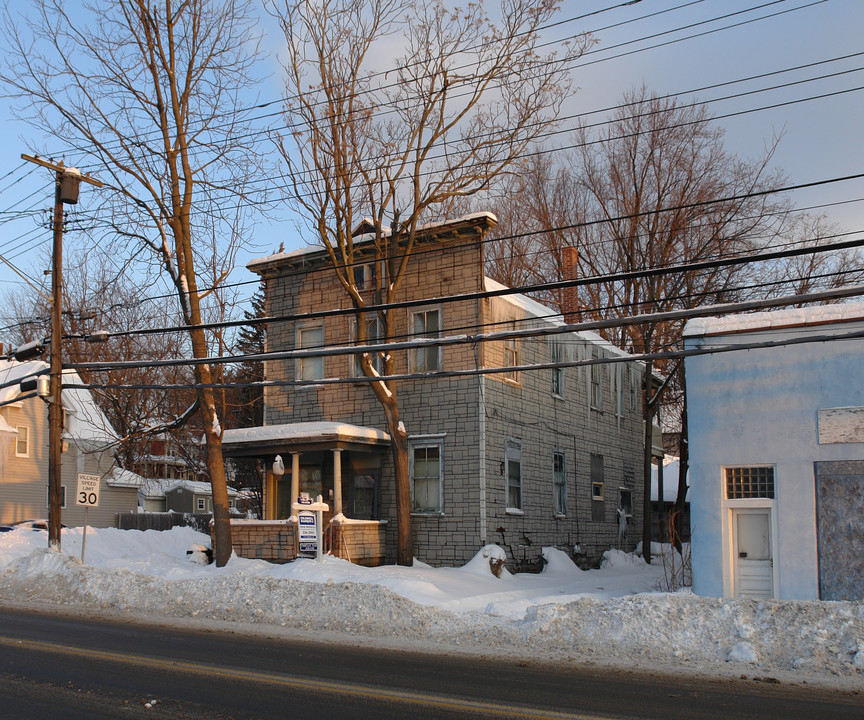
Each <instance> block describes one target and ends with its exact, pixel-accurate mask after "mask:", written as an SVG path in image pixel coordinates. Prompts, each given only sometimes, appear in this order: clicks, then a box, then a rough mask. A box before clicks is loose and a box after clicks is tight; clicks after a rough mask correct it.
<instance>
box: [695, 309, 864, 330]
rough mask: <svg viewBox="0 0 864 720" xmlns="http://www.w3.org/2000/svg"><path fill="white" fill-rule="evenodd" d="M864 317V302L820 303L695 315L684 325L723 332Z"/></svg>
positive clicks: (843, 320)
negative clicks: (713, 314)
mask: <svg viewBox="0 0 864 720" xmlns="http://www.w3.org/2000/svg"><path fill="white" fill-rule="evenodd" d="M854 320H864V302H861V301H858V302H850V303H838V304H834V305H817V306H815V307H806V308H785V309H783V310H771V311H767V312H757V313H744V314H739V315H725V316H723V317H706V318H694V319H692V320H688V321H687V324H686V325H685V326H684V336H685V337H693V336H700V335H723V334H730V333H739V332H753V331H757V330H776V329H779V328H784V327H795V326H800V325H824V324H827V323H839V322H852V321H854Z"/></svg>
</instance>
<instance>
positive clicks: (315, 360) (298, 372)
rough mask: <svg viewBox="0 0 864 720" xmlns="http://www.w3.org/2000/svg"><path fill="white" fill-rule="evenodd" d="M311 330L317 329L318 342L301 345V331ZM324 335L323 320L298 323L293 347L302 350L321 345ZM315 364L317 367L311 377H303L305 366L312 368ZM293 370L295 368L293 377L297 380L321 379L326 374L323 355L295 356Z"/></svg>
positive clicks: (313, 380)
mask: <svg viewBox="0 0 864 720" xmlns="http://www.w3.org/2000/svg"><path fill="white" fill-rule="evenodd" d="M313 331H319V332H320V333H321V340H320V342H318V343H316V344H315V345H307V346H304V345H303V333H305V332H313ZM325 337H326V336H325V334H324V323H323V322H318V323H306V324H301V325H298V326H297V327H296V329H295V338H294V340H295V342H294V347H295V348H296V349H297V350H304V349H309V348H312V347H323V345H324V341H325ZM307 363H308V365H307ZM315 366H317V367H318V371H317V372H314V373H312V375H313V377H304V374H305V372H306V368H312V367H315ZM294 370H295V373H294V379H295V380H297V381H298V382H315V381H316V380H323V379H324V378H325V377H327V374H326V372H325V369H324V356H323V355H319V356H317V357H307V358H303V357H299V358H295V360H294Z"/></svg>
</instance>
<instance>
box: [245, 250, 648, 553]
mask: <svg viewBox="0 0 864 720" xmlns="http://www.w3.org/2000/svg"><path fill="white" fill-rule="evenodd" d="M436 247H437V250H436V252H423V253H418V254H416V255H415V257H414V258H412V260H411V265H410V266H409V267H410V269H409V273H408V276H407V277H406V278H405V279H404V281H403V283H402V286H401V287H402V297H401V298H400V299H418V300H419V299H422V298H436V297H442V296H451V295H457V294H465V293H474V292H478V291H482V290H484V289H485V287H484V281H483V253H482V244H480V243H476V242H466V241H465V239H464V238H463V239H461V240H456V241H452V242H451V241H442V242H440V243H438V245H437V246H436ZM311 260H312V262H310V258H309V257H306V256H304V258H303V259H302V265H303V268H301V267H300V265H301V261H298V260H297V259H288V260H285V261H278V260H277V259H274V260H273V261H272V263H270V264H269V265H267V266H260V265H259V266H256V270H257V271H258V272H261V274H262V276H263V277H265V278H266V280H267V282H266V295H267V312H268V314H270V315H275V316H280V315H291V314H294V313H303V312H309V311H313V310H319V309H331V308H338V307H343V308H344V307H348V306H349V302H348V298H347V297H346V296H345V294H344V292H343V291H342V289H341V287H340V286H339V285H338V283H337V281H336V278H335V275H334V274H333V272H332V270H330V269H328V268H323V269H320V268H319V269H315V270H313V269H312V268H313V267H314V258H311ZM304 268H305V270H306V271H305V272H303V271H302V270H303V269H304ZM298 270H300V271H299V272H298ZM437 307H440V308H441V311H442V325H443V328H442V331H441V334H442V335H444V336H447V335H455V334H465V333H472V332H477V331H479V330H482V329H487V330H488V329H491V330H495V329H500V327H501V326H499V325H495V326H491V327H487V325H488V324H489V323H500V322H502V321H504V322H509V321H513V322H517V321H519V320H521V319H524V318H525V317H526V313H525V311H524V309H523V308H520V307H517V306H515V305H514V304H512V303H509V302H508V301H506V300H505V299H503V298H493V299H489V300H466V301H462V302H454V303H446V304H443V305H438V306H437ZM392 312H393V313H394V316H395V318H396V322H397V329H396V334H397V335H407V334H409V333H408V331H409V328H410V314H411V310H410V309H396V310H393V311H392ZM551 312H552V311H550V314H551ZM323 322H324V335H325V342H326V343H327V344H328V345H341V344H347V343H348V342H350V339H351V330H350V328H351V320H350V319H349V318H348V317H346V316H342V317H332V318H326V319H325V320H324V321H323ZM531 322H535V323H537V322H539V321H537V320H532V321H531ZM519 327H524V325H522V324H520V325H519ZM295 330H296V328H295V327H294V323H292V322H290V321H286V322H279V323H273V324H272V325H271V327H270V329H269V332H268V338H267V346H268V349H269V350H290V349H293V348H294V346H295ZM603 352H607V353H608V352H609V350H608V349H604V350H603ZM519 355H520V357H519V362H520V363H522V364H534V363H541V362H546V363H548V362H550V359H551V347H550V344H549V341H548V339H545V338H532V339H525V340H522V341H521V342H520V343H519ZM441 357H442V367H443V368H444V369H445V370H456V369H473V368H475V367H476V366H477V365H478V364H479V365H480V366H482V367H500V366H501V365H502V364H503V361H504V358H505V357H506V354H505V351H504V344H503V343H502V342H498V343H491V344H481V345H478V346H477V347H476V348H475V347H474V346H472V345H470V344H465V345H456V346H452V347H445V348H443V349H442V352H441ZM396 362H397V367H396V372H407V371H409V359H408V353H406V352H404V351H403V352H400V353H398V354H397V355H396ZM324 367H325V375H326V376H327V377H345V376H346V375H348V374H350V373H351V360H350V357H349V356H333V357H327V358H325V361H324ZM611 367H612V366H611V365H610V366H603V377H604V385H603V388H602V394H601V398H600V400H601V408H600V410H593V409H589V407H588V393H589V381H588V378H589V377H590V375H589V373H590V369H589V368H587V367H585V368H566V369H565V370H564V392H563V397H561V398H559V397H555V396H553V393H552V370H551V369H545V370H537V371H525V372H521V373H520V374H519V378H518V384H516V383H513V382H510V381H507V380H506V379H505V378H504V376H503V375H501V374H492V375H488V376H467V377H458V378H444V377H429V378H423V379H419V380H412V381H401V382H399V383H398V385H397V394H398V399H399V404H400V416H401V417H402V418H403V421H404V423H405V426H406V429H407V431H408V434H409V437H410V436H415V435H436V436H441V437H442V438H443V441H442V442H443V503H442V511H441V512H440V514H428V515H414V516H413V517H412V530H413V536H414V547H415V551H414V552H415V556H416V557H418V558H419V559H420V560H422V561H424V562H427V563H430V564H432V565H442V564H447V565H449V564H459V563H463V562H465V561H467V560H468V559H470V558H471V557H472V556H473V555H474V554H475V553H476V552H477V551H478V549H479V548H480V547H481V546H482V544H483V543H484V542H487V543H494V542H498V543H500V544H502V545H504V546H505V547H506V548H507V550H508V552H510V553H511V555H512V558H511V559H512V560H514V561H523V560H524V561H526V562H528V563H537V562H538V561H539V558H540V553H541V549H542V547H544V546H556V547H559V548H562V549H564V550H567V551H568V552H569V553H570V554H571V555H572V554H574V548H575V547H576V546H577V545H578V546H579V547H580V549H581V551H582V554H581V555H580V558H579V559H580V560H582V561H586V562H595V561H597V560H598V559H599V556H600V554H602V552H603V551H604V550H606V549H608V548H609V547H613V546H614V547H617V546H618V543H619V536H618V522H617V516H616V512H615V510H616V508H617V503H618V488H619V487H625V486H626V487H627V488H628V489H629V490H631V491H632V498H633V511H634V512H633V520H632V524H631V525H630V527H629V529H628V532H627V535H626V538H625V540H624V543H623V545H622V547H623V549H626V550H630V549H632V548H633V547H634V546H635V544H636V542H637V541H638V540H639V539H640V537H641V507H642V497H643V491H642V465H641V464H642V437H641V435H642V420H641V408H636V409H635V410H631V409H630V403H629V401H628V394H627V393H628V391H629V388H628V387H627V385H628V384H629V383H630V382H631V377H632V375H631V373H630V372H625V373H623V375H624V383H625V387H624V388H622V392H623V393H624V399H625V401H624V403H623V405H624V410H623V413H622V417H621V418H620V419H619V418H618V417H617V416H616V412H615V403H614V402H613V398H612V396H611V393H610V390H609V382H610V378H611V373H612V371H611V370H610V368H611ZM628 367H629V364H628ZM265 375H266V378H267V379H268V380H293V379H294V378H295V364H294V361H292V360H277V361H270V362H267V363H266V364H265ZM319 420H326V421H340V422H346V423H352V424H356V425H362V426H369V427H374V428H378V429H386V424H385V421H384V414H383V412H382V410H381V408H380V406H379V405H378V403H377V401H376V400H375V397H374V395H373V393H372V391H371V389H370V388H369V387H368V386H366V385H364V384H357V385H345V384H338V385H319V386H312V387H303V388H296V387H291V386H282V387H278V386H277V387H268V388H267V389H266V390H265V424H268V425H274V424H281V423H294V422H308V421H319ZM507 438H512V439H514V440H518V441H519V443H520V444H521V449H522V498H523V504H522V514H512V513H509V514H508V512H507V506H506V478H505V477H504V475H503V467H504V460H505V449H504V443H505V440H506V439H507ZM556 451H560V452H562V453H563V454H564V455H565V459H566V467H565V471H566V489H567V496H566V505H567V512H566V515H563V516H556V514H555V494H554V493H555V488H554V483H553V454H554V453H555V452H556ZM592 454H599V455H602V456H603V458H604V469H605V476H604V480H605V487H606V500H605V506H606V507H605V517H604V519H603V520H602V521H595V520H593V519H592V500H591V473H590V458H591V455H592ZM481 458H485V461H484V467H483V468H482V469H481V467H480V463H481ZM481 470H482V472H481ZM484 475H485V518H486V519H485V524H483V523H482V519H481V518H482V515H483V510H482V508H481V505H482V491H481V485H482V478H483V477H484ZM381 499H382V518H383V519H387V520H389V521H390V522H389V525H388V531H387V532H388V547H387V554H388V558H390V559H393V558H395V549H396V546H395V543H396V504H395V492H394V488H393V470H392V460H391V458H390V457H389V453H385V457H384V462H383V466H382V494H381Z"/></svg>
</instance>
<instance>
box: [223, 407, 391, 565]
mask: <svg viewBox="0 0 864 720" xmlns="http://www.w3.org/2000/svg"><path fill="white" fill-rule="evenodd" d="M389 442H390V438H389V436H388V435H387V434H386V433H384V432H382V431H380V430H376V429H374V428H365V427H359V426H356V425H349V424H345V423H334V422H312V423H290V424H285V425H267V426H263V427H255V428H241V429H236V430H226V431H225V434H224V436H223V438H222V451H223V455H224V456H225V457H229V458H230V457H255V458H258V459H260V460H261V461H263V463H264V467H265V468H266V471H265V477H264V487H263V503H262V506H263V518H262V519H261V520H233V521H232V522H231V531H232V538H233V546H234V551H235V552H236V553H237V555H238V556H240V557H248V558H256V559H263V560H269V561H272V562H288V561H289V560H293V559H294V558H296V557H297V555H298V543H297V516H296V515H295V514H294V512H293V510H292V505H293V503H294V502H296V501H297V498H298V497H300V495H301V494H304V493H306V494H308V495H309V496H310V497H312V498H313V499H314V498H316V497H318V496H319V495H320V496H321V497H322V499H323V501H324V502H325V503H327V504H328V505H329V506H330V510H329V511H328V512H326V513H324V517H323V526H324V528H323V529H324V551H325V552H330V553H331V554H332V555H335V556H336V557H340V558H343V559H346V560H349V561H350V562H353V563H356V564H359V565H369V566H371V565H380V564H381V563H383V562H384V558H385V554H386V552H385V548H386V529H387V522H386V520H382V518H381V466H382V459H383V455H384V452H385V451H386V448H387V447H389ZM277 458H278V459H277Z"/></svg>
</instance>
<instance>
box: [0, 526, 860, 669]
mask: <svg viewBox="0 0 864 720" xmlns="http://www.w3.org/2000/svg"><path fill="white" fill-rule="evenodd" d="M80 541H81V529H80V528H72V529H69V530H64V531H63V548H64V554H58V553H54V552H50V551H48V550H47V548H46V547H45V545H46V542H47V541H46V534H45V533H44V532H41V533H40V532H33V531H30V530H17V531H14V532H11V533H3V534H2V535H0V601H3V600H5V601H7V602H15V603H18V604H28V603H48V604H56V605H60V606H64V607H67V608H68V607H73V608H74V607H81V608H83V607H85V606H86V607H87V608H88V609H89V610H90V611H91V612H92V611H93V610H94V609H100V608H101V609H104V610H106V611H107V610H113V611H119V612H122V613H130V614H131V613H135V614H144V615H148V616H154V617H158V618H160V619H164V617H165V616H170V617H174V618H177V619H185V618H201V619H206V620H208V621H211V622H212V621H217V622H222V623H227V624H229V625H230V624H237V625H236V626H237V627H241V625H240V624H247V625H248V624H253V625H254V624H259V625H264V626H267V627H269V628H270V629H271V630H274V629H276V628H284V629H285V631H286V632H291V633H292V634H296V633H300V632H310V633H313V632H314V633H316V634H321V633H325V634H326V633H339V634H340V637H344V634H345V633H347V634H350V635H352V636H355V637H362V638H363V639H364V642H368V641H370V640H371V641H376V642H382V643H387V642H391V641H392V642H397V641H398V643H399V644H400V645H403V646H404V645H408V646H412V645H413V646H418V647H420V646H422V647H425V648H430V647H437V648H439V649H442V648H443V649H448V648H449V649H454V648H459V647H461V648H464V649H465V650H466V651H469V652H477V653H484V654H490V653H491V654H498V655H511V656H512V655H515V656H518V657H520V658H535V659H537V660H542V661H550V662H558V663H560V662H585V661H591V662H601V663H612V664H619V665H630V666H636V667H640V666H641V667H646V668H648V667H650V668H657V667H660V666H663V665H666V666H669V665H674V666H678V667H681V666H682V664H686V665H683V666H684V667H686V668H687V670H688V672H690V671H695V670H701V671H702V672H708V671H723V669H725V670H726V671H727V672H728V671H729V670H730V669H734V670H735V672H741V669H742V668H743V669H744V670H745V671H746V668H748V667H749V668H751V671H752V672H754V673H755V672H757V671H758V672H759V673H765V672H772V673H777V672H787V673H791V674H792V677H794V678H802V679H807V680H808V681H810V682H813V681H818V680H819V679H820V678H821V679H826V678H845V679H846V680H847V681H848V682H852V683H854V682H858V683H860V681H861V679H862V678H864V603H861V602H779V601H754V600H720V599H716V598H701V597H696V596H694V595H692V594H689V593H675V594H671V593H662V592H659V591H658V589H657V588H658V583H659V582H660V581H661V579H662V575H663V574H662V568H658V567H656V566H653V565H651V566H649V565H645V563H644V562H643V561H642V560H641V559H640V558H634V557H632V556H629V555H627V554H625V553H621V552H619V551H614V550H613V551H609V552H608V553H607V554H606V557H605V559H604V565H605V567H604V568H603V569H600V570H590V571H581V570H579V569H578V568H577V567H576V566H575V565H573V563H572V562H571V561H570V560H569V558H568V557H567V555H565V554H564V553H562V552H560V551H558V550H555V549H554V548H544V551H543V554H544V558H545V559H546V564H545V567H544V569H543V571H542V572H541V573H539V574H517V575H512V574H510V573H507V572H504V573H502V576H501V577H500V578H496V577H495V576H494V575H493V574H492V573H491V572H490V569H489V561H490V559H495V558H496V557H497V556H498V554H500V552H501V549H500V548H497V546H487V548H483V549H482V550H481V551H480V552H479V553H478V554H477V556H475V558H473V559H472V560H471V561H470V562H469V563H467V564H466V565H465V566H463V567H461V568H431V567H429V566H426V565H423V564H422V563H416V564H415V566H414V567H412V568H404V567H397V566H386V567H381V568H363V567H359V566H357V565H351V564H350V563H347V562H345V561H343V560H338V559H336V558H329V557H328V558H325V559H324V561H323V562H320V563H319V562H316V561H314V560H298V561H296V562H293V563H289V564H287V565H271V564H268V563H265V562H262V561H257V560H244V559H241V558H236V557H235V558H232V559H231V561H230V562H229V563H228V565H226V567H224V568H216V567H214V566H213V565H209V566H202V565H198V564H196V563H195V562H190V561H189V560H187V556H186V551H187V550H189V549H192V547H193V545H195V544H196V543H200V544H204V543H206V542H207V537H206V536H204V535H200V534H198V533H196V532H194V531H192V530H190V529H188V528H175V529H173V530H171V531H167V532H156V531H144V532H141V531H134V530H114V529H105V530H93V529H89V530H88V533H87V555H86V563H84V564H82V563H81V562H80V561H79V560H78V556H79V555H80ZM66 553H68V554H66Z"/></svg>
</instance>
